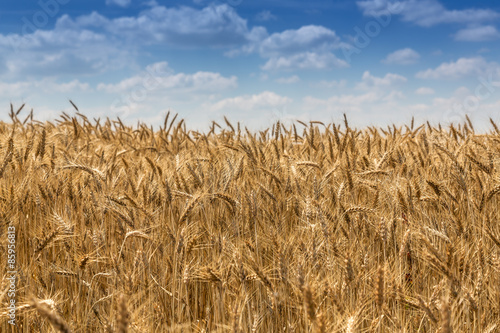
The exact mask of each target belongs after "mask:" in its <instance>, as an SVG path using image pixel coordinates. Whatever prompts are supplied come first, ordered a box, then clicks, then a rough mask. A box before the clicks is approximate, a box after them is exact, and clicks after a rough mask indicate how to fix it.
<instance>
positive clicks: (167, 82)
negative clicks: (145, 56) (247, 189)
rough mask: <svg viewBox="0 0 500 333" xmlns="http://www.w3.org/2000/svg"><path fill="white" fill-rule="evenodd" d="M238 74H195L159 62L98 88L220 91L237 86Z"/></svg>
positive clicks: (119, 90)
mask: <svg viewBox="0 0 500 333" xmlns="http://www.w3.org/2000/svg"><path fill="white" fill-rule="evenodd" d="M237 85H238V80H237V78H236V76H231V77H224V76H222V75H221V74H220V73H214V72H203V71H199V72H196V73H193V74H186V73H177V74H175V73H174V72H173V70H172V69H170V68H169V67H168V64H167V63H166V62H159V63H155V64H152V65H149V66H147V67H146V69H145V71H143V72H142V73H140V74H137V75H134V76H132V77H129V78H127V79H124V80H121V81H120V82H118V83H116V84H105V83H100V84H98V86H97V90H99V91H104V92H107V93H122V94H123V93H131V92H132V91H133V90H138V89H142V88H144V89H146V90H149V91H153V90H155V91H162V92H164V91H165V90H170V91H183V92H191V93H193V92H196V93H207V92H220V91H223V90H227V89H232V88H236V87H237Z"/></svg>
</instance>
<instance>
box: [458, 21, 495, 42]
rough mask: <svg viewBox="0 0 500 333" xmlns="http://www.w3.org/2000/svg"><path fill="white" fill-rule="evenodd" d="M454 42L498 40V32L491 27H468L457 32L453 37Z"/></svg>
mask: <svg viewBox="0 0 500 333" xmlns="http://www.w3.org/2000/svg"><path fill="white" fill-rule="evenodd" d="M454 37H455V40H458V41H465V42H484V41H489V40H495V39H499V38H500V32H499V31H498V30H497V28H496V27H495V26H493V25H484V26H478V27H468V28H465V29H461V30H458V32H457V33H456V34H455V35H454Z"/></svg>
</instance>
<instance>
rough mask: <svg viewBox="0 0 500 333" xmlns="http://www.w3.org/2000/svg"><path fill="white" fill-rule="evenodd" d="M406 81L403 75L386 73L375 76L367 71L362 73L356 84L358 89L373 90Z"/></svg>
mask: <svg viewBox="0 0 500 333" xmlns="http://www.w3.org/2000/svg"><path fill="white" fill-rule="evenodd" d="M406 81H408V80H407V79H406V78H405V77H404V76H402V75H399V74H394V73H387V74H386V75H385V76H384V77H376V76H373V75H371V74H370V72H369V71H366V72H364V73H363V76H362V78H361V82H359V83H358V84H357V85H356V88H357V89H360V90H373V89H380V88H384V89H385V88H387V87H392V86H395V85H398V84H401V83H405V82H406Z"/></svg>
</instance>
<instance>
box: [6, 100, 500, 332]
mask: <svg viewBox="0 0 500 333" xmlns="http://www.w3.org/2000/svg"><path fill="white" fill-rule="evenodd" d="M21 111H22V108H21V109H19V110H17V112H16V111H15V110H11V114H10V116H11V121H9V122H1V123H0V145H1V146H0V214H1V215H0V237H1V239H0V244H1V247H2V250H1V254H0V269H1V270H2V271H1V272H2V273H1V274H2V277H3V279H2V282H1V284H0V303H1V307H0V331H1V332H35V331H40V332H58V331H60V332H499V331H500V225H499V222H498V221H499V218H500V213H499V209H498V207H499V202H500V195H499V194H500V158H499V156H500V131H499V129H498V128H497V126H496V125H495V123H494V122H493V121H491V123H492V125H491V131H490V132H489V133H481V134H476V133H475V131H474V127H473V124H471V122H470V120H468V119H467V121H466V122H465V123H463V124H456V125H450V126H447V127H442V126H431V125H430V124H429V123H425V124H414V123H413V121H412V122H411V124H408V125H407V126H402V127H395V126H388V127H387V128H375V127H369V128H364V129H355V128H351V127H350V126H349V124H348V121H347V119H344V120H343V121H341V122H340V123H338V124H333V123H332V124H323V123H321V122H310V123H302V122H300V121H297V122H295V123H294V124H293V125H289V126H284V125H283V124H280V123H279V122H277V123H274V124H270V127H269V129H267V130H265V131H254V132H252V131H249V130H247V129H246V128H245V126H244V124H239V123H238V124H236V123H235V124H231V123H230V121H229V120H227V119H225V122H224V123H221V124H217V123H215V122H214V123H213V124H212V126H211V130H210V131H207V132H206V133H198V132H195V131H189V130H188V129H187V126H186V124H185V123H184V122H183V121H182V120H180V119H178V118H179V117H177V116H173V115H171V114H169V115H168V116H167V117H166V119H165V122H164V124H163V125H162V126H161V128H160V129H157V130H154V129H153V128H152V127H151V126H150V125H145V124H139V125H137V126H127V125H125V124H123V123H122V121H121V120H120V119H119V118H118V119H116V120H113V119H104V120H103V119H100V120H99V119H93V120H90V119H88V118H87V117H86V116H85V115H83V114H81V113H79V112H75V113H74V114H73V115H68V114H66V113H63V114H62V115H61V116H60V118H58V119H57V120H55V121H52V122H39V121H36V120H34V119H33V113H31V114H30V115H28V116H27V117H26V118H25V119H20V118H19V117H20V112H21ZM76 111H77V110H76ZM9 226H13V227H15V230H16V233H15V235H16V238H15V240H16V271H17V280H16V313H15V316H16V319H15V320H16V325H15V326H12V325H11V324H9V322H8V320H9V317H8V314H9V312H8V308H7V304H8V300H9V296H8V290H9V282H8V281H7V280H6V276H7V273H6V272H7V271H9V269H8V264H7V254H6V253H7V246H8V242H7V240H8V238H7V230H8V227H9ZM4 253H5V254H4Z"/></svg>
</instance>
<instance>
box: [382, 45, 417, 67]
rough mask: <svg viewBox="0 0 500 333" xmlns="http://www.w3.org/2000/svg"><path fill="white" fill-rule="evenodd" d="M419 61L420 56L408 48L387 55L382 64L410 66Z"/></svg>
mask: <svg viewBox="0 0 500 333" xmlns="http://www.w3.org/2000/svg"><path fill="white" fill-rule="evenodd" d="M419 59H420V54H418V53H417V52H416V51H415V50H412V49H410V48H405V49H401V50H397V51H394V52H392V53H390V54H389V55H387V57H386V58H385V59H383V60H382V62H384V63H386V64H397V65H410V64H414V63H416V62H417V61H418V60H419Z"/></svg>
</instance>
